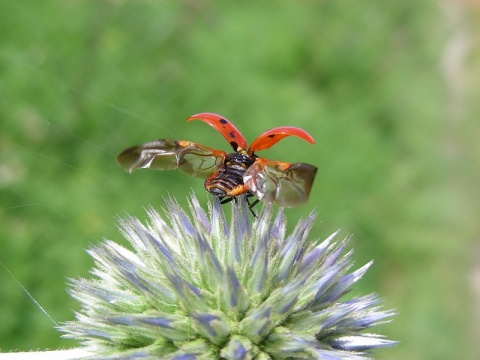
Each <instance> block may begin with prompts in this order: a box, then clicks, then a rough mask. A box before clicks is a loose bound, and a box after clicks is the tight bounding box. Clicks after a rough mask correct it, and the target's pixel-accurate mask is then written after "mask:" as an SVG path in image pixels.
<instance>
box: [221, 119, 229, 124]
mask: <svg viewBox="0 0 480 360" xmlns="http://www.w3.org/2000/svg"><path fill="white" fill-rule="evenodd" d="M220 124H223V125H225V124H228V121H227V120H225V119H220Z"/></svg>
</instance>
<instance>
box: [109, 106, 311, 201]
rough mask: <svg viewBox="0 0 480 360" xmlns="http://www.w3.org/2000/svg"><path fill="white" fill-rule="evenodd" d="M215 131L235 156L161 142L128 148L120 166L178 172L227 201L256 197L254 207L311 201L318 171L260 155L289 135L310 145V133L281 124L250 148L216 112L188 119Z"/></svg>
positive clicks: (120, 157) (119, 160) (189, 144)
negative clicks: (201, 180) (238, 197)
mask: <svg viewBox="0 0 480 360" xmlns="http://www.w3.org/2000/svg"><path fill="white" fill-rule="evenodd" d="M192 120H201V121H203V122H205V123H207V124H208V125H210V126H212V127H213V128H214V129H215V130H217V131H218V132H219V133H220V134H221V135H222V136H223V137H224V138H225V139H226V140H227V141H228V143H229V144H230V145H231V147H232V148H233V152H231V153H227V152H225V151H222V150H217V149H212V148H209V147H206V146H203V145H200V144H197V143H194V142H191V141H183V140H169V139H160V140H154V141H150V142H147V143H144V144H141V145H137V146H133V147H130V148H128V149H126V150H124V151H123V152H122V153H121V154H120V155H118V156H117V163H118V164H119V165H120V166H122V167H123V168H125V169H126V170H127V171H128V172H132V171H134V170H136V169H145V168H147V169H156V170H174V169H178V170H180V171H182V172H184V173H185V174H187V175H191V176H195V177H199V178H203V179H205V189H206V190H207V191H208V192H209V193H211V194H213V195H215V196H218V197H219V198H220V201H221V203H222V204H223V203H226V202H229V201H231V200H232V199H234V198H235V197H236V196H238V195H241V194H245V195H246V196H247V198H248V197H251V196H256V197H257V200H255V201H254V202H253V203H251V204H250V209H252V207H253V206H254V205H255V204H256V203H258V201H260V200H261V201H264V202H267V203H273V204H277V205H280V206H285V207H293V206H297V205H300V204H302V203H305V202H306V201H307V200H308V196H309V194H310V189H311V188H312V183H313V180H314V179H315V174H316V172H317V168H316V167H315V166H312V165H309V164H304V163H287V162H280V161H272V160H267V159H265V158H262V157H259V156H257V154H256V152H257V151H260V150H265V149H268V148H270V147H271V146H273V145H275V144H276V143H277V142H278V141H280V140H281V139H283V138H285V137H287V136H296V137H298V138H300V139H303V140H305V141H307V142H309V143H311V144H314V143H315V141H314V140H313V137H312V136H311V135H309V134H308V133H307V132H306V131H304V130H302V129H300V128H297V127H293V126H281V127H276V128H273V129H271V130H268V131H266V132H264V133H263V134H261V135H260V136H259V137H257V138H256V139H255V140H254V141H253V142H252V143H251V144H250V146H248V145H247V141H246V140H245V138H244V136H243V135H242V134H241V133H240V131H238V129H237V128H236V127H235V126H234V125H233V124H232V123H231V122H230V121H229V120H227V119H226V118H225V117H223V116H221V115H218V114H213V113H200V114H196V115H193V116H190V117H189V118H188V119H187V121H192Z"/></svg>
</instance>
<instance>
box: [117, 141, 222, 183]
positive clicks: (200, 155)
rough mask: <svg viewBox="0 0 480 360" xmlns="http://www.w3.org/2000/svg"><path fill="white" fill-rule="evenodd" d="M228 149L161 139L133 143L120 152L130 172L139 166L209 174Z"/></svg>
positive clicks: (194, 174)
mask: <svg viewBox="0 0 480 360" xmlns="http://www.w3.org/2000/svg"><path fill="white" fill-rule="evenodd" d="M225 155H226V153H225V152H223V151H221V150H215V149H211V148H209V147H206V146H203V145H199V144H196V143H194V142H190V141H176V140H168V139H161V140H155V141H150V142H147V143H145V144H142V145H138V146H132V147H130V148H128V149H126V150H124V151H123V152H122V153H121V154H120V155H118V156H117V163H118V164H119V165H120V166H122V167H123V168H125V170H127V171H128V172H132V171H134V170H136V169H156V170H175V169H179V170H180V171H182V172H184V173H185V174H188V175H191V176H196V177H200V178H207V177H208V176H210V175H211V174H213V173H215V172H216V171H217V170H218V167H219V165H220V164H222V162H223V161H224V158H225Z"/></svg>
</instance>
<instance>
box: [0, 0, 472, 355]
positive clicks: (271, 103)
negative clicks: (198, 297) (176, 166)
mask: <svg viewBox="0 0 480 360" xmlns="http://www.w3.org/2000/svg"><path fill="white" fill-rule="evenodd" d="M479 15H480V13H479V12H478V7H477V6H475V3H474V2H471V3H470V4H467V3H466V2H458V1H454V0H451V1H448V0H444V1H429V0H425V1H417V0H403V1H373V0H363V1H338V0H324V1H305V2H295V1H277V2H275V3H273V2H271V3H270V2H260V1H243V2H230V1H227V2H219V1H206V0H204V1H120V0H119V1H113V0H112V1H79V0H78V1H42V2H40V1H39V2H33V1H30V2H21V1H14V0H3V1H1V2H0V261H1V262H2V263H3V264H4V265H5V266H6V267H7V268H8V269H9V270H10V271H11V272H12V273H13V275H14V276H15V277H16V278H17V279H18V281H19V282H20V283H21V284H22V286H24V287H25V288H26V289H27V290H28V291H29V292H30V293H31V294H32V296H33V297H34V298H35V299H36V300H37V301H38V302H39V303H40V304H41V305H42V306H43V307H44V308H45V310H46V311H47V312H48V314H49V315H50V316H51V317H52V318H53V319H55V321H57V322H62V321H66V320H71V319H73V310H74V309H77V308H78V307H77V304H76V303H74V301H73V300H72V299H71V298H70V297H69V295H68V294H67V292H66V283H67V282H68V278H76V277H78V276H89V273H88V271H89V268H90V267H91V266H92V261H91V260H90V258H89V256H88V255H87V254H86V252H85V249H86V248H87V247H89V246H90V245H91V244H95V243H98V242H99V241H101V240H102V238H103V237H106V238H110V239H114V240H116V239H118V240H120V241H121V239H120V236H119V234H118V231H117V228H116V217H117V216H122V215H124V214H125V212H127V213H130V214H132V215H135V216H138V217H140V218H142V219H143V218H145V214H144V208H145V206H147V205H149V204H152V205H154V206H155V207H157V208H160V207H162V205H163V200H162V198H163V197H165V196H166V195H167V194H171V195H173V196H175V197H176V198H177V199H179V200H180V201H181V202H182V203H185V197H186V195H187V194H188V193H189V192H190V191H191V189H194V190H195V192H196V194H197V195H198V196H199V198H200V199H201V201H203V202H206V201H207V199H208V198H209V195H208V194H207V193H206V192H205V191H204V190H203V182H202V180H199V179H195V178H189V177H187V176H184V175H183V174H181V173H180V172H155V171H139V172H136V173H134V174H132V175H128V174H126V173H125V172H124V171H123V170H122V169H120V168H119V167H118V166H117V165H116V164H115V161H114V158H115V155H116V154H117V153H119V152H120V151H121V150H123V149H124V148H125V147H127V146H130V145H134V144H138V143H141V142H145V141H148V140H153V139H156V138H173V139H181V140H192V141H196V142H199V143H201V144H204V145H207V146H211V147H215V148H220V149H224V150H228V149H229V147H228V145H227V144H226V142H225V141H224V139H223V138H222V137H221V136H220V135H219V134H218V133H216V132H215V131H214V130H213V129H212V128H210V127H209V126H207V125H205V124H203V123H201V122H193V123H189V124H187V123H185V121H184V119H185V118H186V117H187V116H189V115H192V114H194V113H198V112H203V111H210V112H217V113H220V114H222V115H224V116H226V117H227V118H229V119H230V120H232V121H233V122H234V123H235V124H236V125H237V127H238V128H239V129H240V130H241V131H242V132H243V133H244V135H245V137H246V138H247V139H249V140H252V139H253V138H255V137H256V136H257V135H259V134H260V133H261V132H263V131H265V130H267V129H269V128H271V127H274V126H280V125H297V126H300V127H302V128H304V129H305V130H307V131H308V132H310V133H311V134H312V135H313V136H314V137H315V139H316V141H317V143H316V144H315V145H313V146H312V145H310V144H307V143H305V142H302V141H300V140H298V139H294V138H288V139H285V140H283V141H282V142H281V143H280V144H278V145H277V146H275V147H273V148H272V149H270V150H267V151H265V152H263V153H261V155H262V156H264V157H267V158H271V159H275V160H282V161H292V162H297V161H299V162H307V163H311V164H314V165H316V166H318V168H319V171H318V175H317V179H316V181H315V183H314V187H313V190H312V194H311V199H310V201H309V203H308V204H307V205H304V206H302V207H299V208H297V209H294V210H287V215H288V217H289V221H290V224H293V223H295V221H296V219H298V218H299V217H302V216H306V215H307V214H308V213H309V212H310V211H311V210H312V209H313V208H315V209H316V211H317V212H318V220H317V222H316V225H315V227H314V229H313V232H312V236H313V237H325V236H327V235H328V234H330V233H331V232H333V231H334V230H336V229H338V228H341V229H342V234H343V235H345V236H346V235H348V234H350V233H353V234H354V239H353V241H352V246H353V247H354V248H355V255H354V257H355V259H356V265H357V266H358V267H360V266H361V265H363V264H364V263H365V262H367V261H369V260H370V259H372V258H373V259H375V265H374V266H373V267H372V268H371V270H370V271H369V272H368V274H367V276H366V277H365V279H364V280H363V281H361V282H360V283H359V284H358V286H357V287H356V289H355V291H356V292H358V293H367V292H376V293H378V294H379V295H380V296H381V297H384V298H385V299H386V305H385V306H386V307H387V308H395V309H397V312H398V315H397V316H396V318H395V319H394V321H393V323H391V324H388V325H384V326H382V327H381V328H379V329H377V331H378V332H380V333H382V334H386V335H387V336H388V337H389V338H391V339H395V340H399V341H400V344H399V345H397V346H396V347H394V348H390V349H384V350H381V351H379V352H377V353H376V355H375V356H376V357H378V358H382V359H406V358H408V359H410V360H415V359H419V360H420V359H421V360H428V359H437V360H438V359H478V358H479V357H480V351H479V345H478V341H475V339H476V338H477V339H478V336H479V335H480V333H479V327H480V325H479V301H480V300H479V291H480V290H479V283H480V280H479V271H480V270H479V268H480V244H479V239H480V230H479V226H478V214H479V199H480V193H479V183H480V176H479V168H480V167H479V159H480V147H479V141H478V139H479V135H480V129H479V127H478V115H477V116H474V114H475V113H477V114H478V110H480V109H479V106H478V105H476V103H475V96H474V95H475V94H476V91H478V90H479V85H480V84H479V82H476V81H475V79H480V71H479V69H480V67H479V65H480V61H479V57H478V55H479V53H478V49H477V47H476V46H475V44H476V43H478V37H477V36H478V35H477V34H478V33H479V32H478V30H479V29H478V27H476V25H475V24H476V22H475V20H478V19H480V16H479ZM475 274H476V275H475ZM475 276H476V278H475ZM475 279H476V281H475ZM0 284H1V285H0V319H1V320H0V348H1V350H2V351H11V350H32V349H33V350H35V349H45V348H51V349H56V348H61V347H71V346H75V343H74V342H72V341H67V340H63V339H60V338H59V335H60V334H59V333H58V332H57V331H56V330H55V329H54V326H53V324H52V322H51V320H49V318H48V317H47V316H46V315H45V314H43V313H42V312H41V311H40V309H39V308H38V307H37V306H36V305H35V304H34V303H33V302H32V301H31V299H30V298H29V297H28V296H27V295H26V294H25V293H24V292H23V290H22V288H21V286H20V285H19V284H18V283H17V282H16V281H15V280H14V279H13V277H12V276H11V275H9V273H8V272H7V270H5V269H4V268H3V267H0ZM475 289H476V290H475ZM475 291H476V292H475Z"/></svg>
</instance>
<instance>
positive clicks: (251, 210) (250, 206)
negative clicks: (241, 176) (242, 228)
mask: <svg viewBox="0 0 480 360" xmlns="http://www.w3.org/2000/svg"><path fill="white" fill-rule="evenodd" d="M252 196H255V195H253V194H252V193H248V194H247V195H246V196H245V199H246V200H247V204H248V209H249V210H250V212H251V213H252V215H253V217H254V218H258V216H257V214H255V211H253V207H254V206H255V205H257V204H258V203H259V202H260V200H259V199H256V200H255V201H254V202H253V203H250V201H249V200H248V198H249V197H252Z"/></svg>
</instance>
